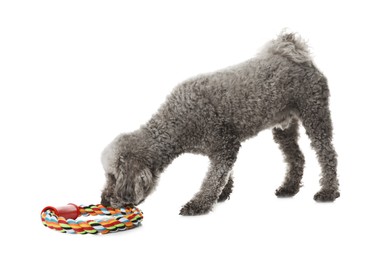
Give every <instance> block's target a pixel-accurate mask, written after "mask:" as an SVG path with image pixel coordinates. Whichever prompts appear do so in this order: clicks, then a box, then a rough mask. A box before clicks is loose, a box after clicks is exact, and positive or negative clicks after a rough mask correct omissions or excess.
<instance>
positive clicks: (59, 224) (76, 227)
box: [41, 203, 143, 234]
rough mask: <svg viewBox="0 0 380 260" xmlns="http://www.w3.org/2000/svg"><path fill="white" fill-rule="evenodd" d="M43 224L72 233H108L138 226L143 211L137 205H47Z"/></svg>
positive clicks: (43, 214)
mask: <svg viewBox="0 0 380 260" xmlns="http://www.w3.org/2000/svg"><path fill="white" fill-rule="evenodd" d="M89 215H91V216H106V217H104V218H102V219H97V220H79V219H78V220H76V218H77V217H79V216H89ZM41 220H42V224H43V225H44V226H46V227H48V228H51V229H55V230H58V231H60V232H62V233H70V234H98V233H100V234H107V233H109V232H117V231H123V230H127V229H132V228H135V227H138V226H139V225H140V223H141V221H142V220H143V213H142V211H140V210H139V209H138V208H135V207H125V208H120V209H116V208H110V207H107V208H106V207H104V206H103V205H101V204H97V205H89V206H77V205H75V204H72V203H69V204H68V205H66V206H62V207H57V208H54V207H51V206H48V207H45V208H44V209H43V210H42V211H41Z"/></svg>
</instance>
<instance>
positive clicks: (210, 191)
mask: <svg viewBox="0 0 380 260" xmlns="http://www.w3.org/2000/svg"><path fill="white" fill-rule="evenodd" d="M232 164H233V163H231V162H226V161H223V162H217V161H211V166H210V169H209V170H208V172H207V175H206V178H205V179H204V180H203V183H202V186H201V190H200V191H199V192H198V193H197V194H195V196H194V197H193V198H192V199H191V200H190V201H189V202H188V203H186V204H185V205H184V206H183V207H182V209H181V211H180V215H186V216H194V215H202V214H206V213H208V212H210V211H211V209H212V207H213V206H214V205H215V204H216V202H217V200H218V198H219V196H220V194H221V193H222V191H223V188H224V187H225V186H226V184H227V182H228V179H229V176H230V173H231V169H232Z"/></svg>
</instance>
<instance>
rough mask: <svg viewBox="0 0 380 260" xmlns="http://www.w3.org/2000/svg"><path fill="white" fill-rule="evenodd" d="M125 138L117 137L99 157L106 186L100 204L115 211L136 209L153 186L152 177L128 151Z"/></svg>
mask: <svg viewBox="0 0 380 260" xmlns="http://www.w3.org/2000/svg"><path fill="white" fill-rule="evenodd" d="M133 148H134V147H133V143H131V142H130V141H129V139H128V136H119V137H118V138H116V139H115V140H114V141H113V142H112V143H111V144H110V145H108V146H107V147H106V149H105V150H104V151H103V153H102V164H103V167H104V170H105V172H106V185H105V187H104V189H103V192H102V195H101V203H102V204H103V205H105V206H112V207H115V208H120V207H125V206H128V205H138V204H140V203H141V202H143V201H144V200H145V198H146V197H147V196H148V195H149V194H150V193H151V192H152V190H153V189H154V187H155V186H156V183H157V182H156V179H157V178H156V177H155V176H154V175H153V174H152V173H151V171H150V170H149V169H148V167H146V166H145V165H144V164H143V163H142V161H140V160H138V158H136V156H133V155H132V154H133V153H131V152H130V151H131V150H132V149H133Z"/></svg>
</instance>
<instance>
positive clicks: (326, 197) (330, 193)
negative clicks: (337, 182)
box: [314, 189, 340, 202]
mask: <svg viewBox="0 0 380 260" xmlns="http://www.w3.org/2000/svg"><path fill="white" fill-rule="evenodd" d="M339 197H340V193H339V191H337V190H324V189H322V190H320V191H318V192H317V193H316V194H315V195H314V200H315V201H317V202H332V201H334V200H335V199H337V198H339Z"/></svg>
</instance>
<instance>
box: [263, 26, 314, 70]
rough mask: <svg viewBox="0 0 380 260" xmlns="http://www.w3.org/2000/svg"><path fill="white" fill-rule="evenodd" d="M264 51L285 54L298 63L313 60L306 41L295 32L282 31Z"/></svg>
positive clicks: (308, 62)
mask: <svg viewBox="0 0 380 260" xmlns="http://www.w3.org/2000/svg"><path fill="white" fill-rule="evenodd" d="M264 52H266V53H267V54H276V55H281V56H284V57H286V58H288V59H290V60H292V61H294V62H296V63H307V64H311V62H312V59H311V55H310V52H309V47H308V46H307V44H306V42H305V41H304V40H303V39H302V38H301V37H300V36H298V35H296V34H294V33H281V34H280V35H279V36H278V37H277V39H275V40H273V41H271V42H269V43H268V44H267V45H266V46H265V48H264Z"/></svg>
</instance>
